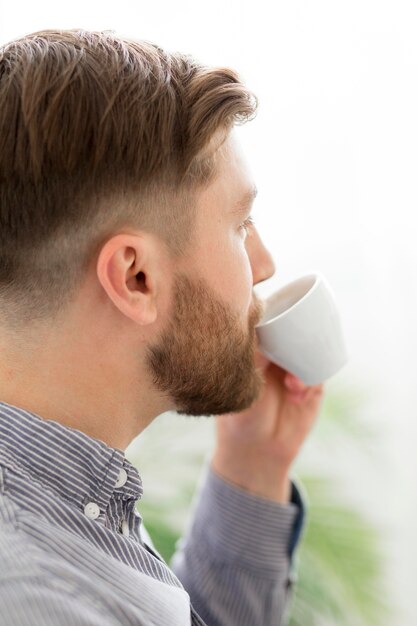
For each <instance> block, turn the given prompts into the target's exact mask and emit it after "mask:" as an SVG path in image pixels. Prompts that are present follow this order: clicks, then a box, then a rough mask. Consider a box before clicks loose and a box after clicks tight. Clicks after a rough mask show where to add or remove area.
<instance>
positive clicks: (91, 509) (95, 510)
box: [84, 502, 100, 519]
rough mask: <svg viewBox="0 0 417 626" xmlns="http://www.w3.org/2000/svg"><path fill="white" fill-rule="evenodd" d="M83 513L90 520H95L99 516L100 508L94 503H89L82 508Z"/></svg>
mask: <svg viewBox="0 0 417 626" xmlns="http://www.w3.org/2000/svg"><path fill="white" fill-rule="evenodd" d="M84 513H85V514H86V516H87V517H89V518H90V519H97V518H98V516H99V515H100V507H99V506H98V504H96V503H95V502H89V503H88V504H86V505H85V507H84Z"/></svg>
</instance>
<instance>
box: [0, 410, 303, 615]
mask: <svg viewBox="0 0 417 626" xmlns="http://www.w3.org/2000/svg"><path fill="white" fill-rule="evenodd" d="M142 493H143V489H142V481H141V478H140V476H139V473H138V471H137V469H136V468H135V466H134V465H133V464H132V463H130V462H129V461H128V460H127V459H126V458H125V454H124V452H123V451H122V450H119V449H117V448H111V447H109V446H107V445H106V444H105V443H104V442H102V441H100V440H98V439H94V438H91V437H89V436H87V435H86V434H85V433H83V432H81V431H79V430H77V429H73V428H69V427H67V426H64V425H62V424H60V423H58V422H55V421H53V420H46V419H43V418H42V417H41V416H39V415H37V414H35V413H33V412H30V411H27V410H25V409H22V408H19V407H16V406H14V405H11V404H7V403H5V402H0V625H1V626H29V625H30V626H38V625H42V626H58V625H59V626H81V625H82V626H115V625H120V624H123V625H132V626H133V625H135V626H150V625H154V626H185V625H190V624H193V625H195V626H197V625H203V626H204V623H206V624H207V625H208V626H277V625H279V624H282V623H283V620H284V617H283V616H284V613H285V610H286V606H287V603H288V599H289V596H290V593H289V590H290V583H289V581H290V580H291V576H290V566H291V562H292V553H293V550H294V547H295V545H296V543H297V541H298V537H299V534H300V529H301V526H302V519H303V505H302V502H301V500H300V496H299V492H298V491H297V489H296V487H295V485H293V486H292V502H291V503H289V504H287V505H283V504H279V503H275V502H271V501H269V500H266V499H264V498H261V497H258V496H254V495H252V494H249V493H247V492H246V491H244V490H241V489H239V488H237V487H235V486H234V485H231V484H230V483H228V482H225V481H224V480H223V479H221V478H220V477H219V476H218V475H216V474H215V473H214V472H213V471H212V470H211V469H210V468H207V470H206V473H205V480H204V481H203V482H202V484H201V487H200V491H199V494H198V497H197V499H196V505H195V508H194V515H193V519H192V523H191V524H190V526H189V528H188V530H187V532H186V533H185V536H184V538H183V539H182V540H181V541H180V542H179V546H178V549H177V552H176V554H175V555H174V558H173V562H172V569H170V568H169V567H168V565H167V564H166V563H165V562H164V560H163V559H162V557H161V556H160V555H159V554H158V553H157V551H156V550H155V548H154V546H153V544H152V542H151V540H150V538H149V536H148V534H147V533H146V530H145V528H144V526H143V523H142V518H141V516H140V513H139V510H140V498H141V496H142ZM138 509H139V510H138Z"/></svg>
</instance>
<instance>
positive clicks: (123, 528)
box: [122, 519, 129, 537]
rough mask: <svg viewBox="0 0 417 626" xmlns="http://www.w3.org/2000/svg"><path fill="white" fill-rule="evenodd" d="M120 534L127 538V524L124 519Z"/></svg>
mask: <svg viewBox="0 0 417 626" xmlns="http://www.w3.org/2000/svg"><path fill="white" fill-rule="evenodd" d="M122 534H123V535H124V536H125V537H129V524H128V523H127V521H126V520H125V519H124V520H123V522H122Z"/></svg>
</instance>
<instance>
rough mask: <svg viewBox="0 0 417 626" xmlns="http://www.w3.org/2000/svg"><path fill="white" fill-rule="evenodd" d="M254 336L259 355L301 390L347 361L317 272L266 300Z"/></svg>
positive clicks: (329, 295) (324, 285) (327, 292)
mask: <svg viewBox="0 0 417 626" xmlns="http://www.w3.org/2000/svg"><path fill="white" fill-rule="evenodd" d="M256 332H257V335H258V340H259V349H260V351H261V352H263V353H264V354H265V356H267V357H268V358H269V359H270V360H271V361H272V362H273V363H276V364H277V365H279V366H280V367H282V368H283V369H285V370H286V371H288V372H291V374H294V375H295V376H297V377H298V378H300V379H301V380H302V381H303V383H304V384H306V385H318V384H320V383H322V382H324V381H325V380H327V379H328V378H330V377H331V376H333V375H334V374H336V372H338V371H339V370H340V369H341V368H342V367H343V366H344V365H345V364H346V362H347V360H348V353H347V350H346V345H345V341H344V337H343V332H342V327H341V321H340V315H339V312H338V310H337V307H336V303H335V300H334V296H333V293H332V291H331V289H330V286H329V284H328V283H327V281H326V279H325V278H324V276H322V275H321V274H319V273H312V274H308V275H307V276H302V277H301V278H298V279H297V280H294V281H293V282H291V283H289V284H287V285H285V287H282V288H281V289H279V290H278V291H276V292H274V293H273V294H272V295H270V296H269V297H268V298H267V299H266V301H265V310H264V314H263V316H262V319H261V321H260V322H259V324H258V325H257V327H256Z"/></svg>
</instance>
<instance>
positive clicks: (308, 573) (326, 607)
mask: <svg viewBox="0 0 417 626" xmlns="http://www.w3.org/2000/svg"><path fill="white" fill-rule="evenodd" d="M364 403H365V401H364V398H363V396H362V394H360V393H358V392H357V391H356V392H353V391H352V390H351V389H350V390H346V389H344V390H343V389H336V390H333V391H330V393H329V392H328V394H327V397H326V400H325V402H324V404H323V407H322V411H321V415H320V419H319V420H318V424H317V425H316V428H315V432H314V433H313V434H312V435H311V436H310V440H309V442H308V443H307V444H306V449H305V450H304V452H302V453H301V459H300V460H299V461H298V462H297V464H296V470H297V481H298V482H299V483H301V485H302V488H303V491H304V495H305V499H306V500H307V502H308V506H307V520H306V527H305V529H304V531H303V535H302V539H301V545H300V548H299V549H298V550H297V552H296V571H297V574H298V582H297V584H296V585H295V591H294V595H293V599H292V603H291V609H290V615H289V626H382V625H383V624H389V621H390V617H389V616H390V607H389V602H388V601H387V600H386V597H387V596H386V594H385V593H384V589H383V587H384V583H383V568H384V561H383V556H382V551H381V537H380V531H379V529H377V528H376V527H375V525H374V524H373V523H372V522H370V521H369V520H368V519H367V518H366V517H365V515H364V513H363V512H360V511H359V510H358V509H357V507H356V506H355V505H354V504H353V503H351V502H346V493H345V489H344V487H343V485H342V484H341V479H340V478H337V477H335V472H333V471H332V468H333V466H332V462H333V463H335V464H337V466H338V468H339V469H340V466H342V469H343V462H342V463H341V462H340V458H341V457H343V454H344V455H345V457H346V458H347V459H348V458H349V456H350V455H351V454H352V451H353V450H355V452H356V453H357V452H358V450H361V451H362V452H363V453H364V455H365V456H367V452H369V449H368V447H369V446H374V445H375V436H374V433H373V431H372V429H370V428H369V427H367V428H365V426H364V424H365V423H366V422H364V421H363V420H362V419H361V417H360V416H361V410H362V409H363V407H364ZM214 435H215V433H214V421H213V419H212V418H190V417H180V416H177V415H176V414H172V413H168V414H164V415H162V416H160V417H159V418H158V419H157V420H155V422H154V423H153V424H152V425H151V426H150V427H149V428H148V429H147V430H146V431H145V432H144V433H143V434H142V435H141V436H140V437H139V438H138V439H137V440H136V442H134V444H132V447H131V448H129V450H128V456H129V457H130V458H131V460H132V462H133V463H135V465H136V466H137V467H138V469H139V471H140V473H141V475H142V478H143V481H144V485H145V491H144V497H143V499H142V500H141V502H140V503H139V505H138V510H139V511H140V513H141V515H142V517H143V520H144V523H145V526H146V528H147V530H148V532H149V534H150V535H151V537H152V540H153V542H154V544H155V547H156V549H157V550H158V551H159V552H160V553H161V555H162V556H163V557H164V558H165V560H166V561H167V562H169V561H170V559H171V557H172V555H173V553H174V552H175V549H176V542H177V540H178V539H179V538H180V536H181V535H182V534H183V532H184V530H185V528H186V525H187V522H188V520H189V517H190V509H191V506H192V500H193V494H194V492H195V489H196V485H197V481H198V479H199V477H200V474H201V470H202V467H203V465H204V463H205V462H206V460H207V458H208V457H209V456H210V452H211V450H212V448H213V446H214ZM332 453H333V456H332ZM303 457H307V469H306V467H304V466H305V465H306V462H304V466H303V465H302V460H303ZM324 457H325V458H326V459H327V467H325V466H324V467H323V466H322V467H321V472H320V473H317V468H316V464H317V463H316V462H317V461H318V460H319V459H321V460H322V459H323V458H324ZM308 459H309V463H308ZM309 464H310V466H312V467H314V470H313V469H311V468H310V469H308V465H309ZM318 464H319V463H318ZM319 465H320V464H319ZM344 467H345V469H346V464H345V465H344ZM329 476H331V478H330V477H329ZM341 493H342V494H343V502H341V496H340V495H337V494H341ZM257 626H261V625H257Z"/></svg>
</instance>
